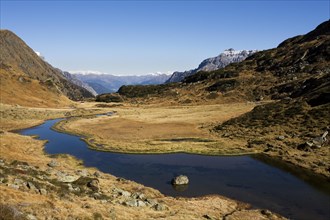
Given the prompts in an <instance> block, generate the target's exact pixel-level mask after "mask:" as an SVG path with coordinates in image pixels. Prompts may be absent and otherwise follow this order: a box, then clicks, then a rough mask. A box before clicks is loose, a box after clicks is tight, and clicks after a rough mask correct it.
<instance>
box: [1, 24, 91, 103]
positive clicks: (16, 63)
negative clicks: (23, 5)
mask: <svg viewBox="0 0 330 220" xmlns="http://www.w3.org/2000/svg"><path fill="white" fill-rule="evenodd" d="M0 45H1V50H0V55H1V56H0V58H1V60H0V70H1V79H2V80H1V81H2V82H1V85H2V88H1V89H2V90H3V91H2V92H3V97H2V98H3V100H6V99H9V98H8V97H7V94H8V95H9V94H11V95H10V96H16V97H19V96H21V95H24V94H18V92H19V91H18V90H20V87H21V84H24V85H25V87H26V88H28V89H30V90H31V91H33V90H36V91H37V90H43V91H44V93H48V94H49V96H50V97H52V96H61V95H65V96H67V97H68V98H70V99H72V100H80V99H82V98H84V97H93V95H92V94H91V93H90V92H89V91H87V90H86V89H84V88H81V87H80V86H77V85H75V84H73V83H71V82H70V81H68V80H67V79H66V78H65V77H64V76H63V75H62V73H61V71H59V70H57V69H55V68H53V67H52V66H51V65H50V64H48V63H47V62H45V61H44V60H43V59H42V58H40V57H39V56H38V55H37V54H36V53H35V52H34V51H33V50H32V49H31V48H30V47H29V46H28V45H27V44H26V43H25V42H24V41H23V40H21V39H20V38H19V37H17V36H16V35H15V34H14V33H12V32H11V31H8V30H1V31H0ZM9 84H11V86H7V85H9ZM16 84H17V85H16ZM15 85H16V86H17V89H15ZM32 85H33V86H32ZM13 86H14V87H13ZM16 93H17V94H16ZM31 95H32V97H31V98H30V99H31V100H33V97H35V98H36V99H41V100H42V99H44V97H39V96H40V95H39V93H37V92H36V93H32V94H31ZM45 96H47V95H46V94H45ZM44 101H48V100H44ZM20 103H21V102H20ZM20 103H16V104H20ZM11 104H15V103H11Z"/></svg>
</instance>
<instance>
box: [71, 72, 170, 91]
mask: <svg viewBox="0 0 330 220" xmlns="http://www.w3.org/2000/svg"><path fill="white" fill-rule="evenodd" d="M70 74H72V75H74V76H75V77H76V78H77V79H79V80H81V81H82V82H84V83H85V84H88V85H89V86H90V87H92V88H93V89H94V90H95V91H96V92H97V93H98V94H102V93H111V92H117V91H118V89H119V88H120V87H121V86H123V85H157V84H162V83H165V81H166V80H167V79H168V78H169V77H170V75H167V74H147V75H136V76H134V75H131V76H116V75H111V74H106V73H100V72H95V71H70Z"/></svg>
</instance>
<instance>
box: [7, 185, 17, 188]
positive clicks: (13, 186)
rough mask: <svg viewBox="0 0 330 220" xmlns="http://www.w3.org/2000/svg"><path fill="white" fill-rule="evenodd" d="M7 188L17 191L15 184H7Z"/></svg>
mask: <svg viewBox="0 0 330 220" xmlns="http://www.w3.org/2000/svg"><path fill="white" fill-rule="evenodd" d="M7 186H8V187H10V188H13V189H19V185H15V184H7Z"/></svg>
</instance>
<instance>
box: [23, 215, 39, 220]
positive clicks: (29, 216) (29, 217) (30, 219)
mask: <svg viewBox="0 0 330 220" xmlns="http://www.w3.org/2000/svg"><path fill="white" fill-rule="evenodd" d="M26 218H27V219H28V220H38V219H37V217H35V216H34V215H32V214H28V215H27V216H26Z"/></svg>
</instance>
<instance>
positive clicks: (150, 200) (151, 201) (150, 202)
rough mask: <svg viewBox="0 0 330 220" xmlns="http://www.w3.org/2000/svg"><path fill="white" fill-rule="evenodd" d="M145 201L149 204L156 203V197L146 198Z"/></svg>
mask: <svg viewBox="0 0 330 220" xmlns="http://www.w3.org/2000/svg"><path fill="white" fill-rule="evenodd" d="M146 201H147V203H149V204H150V206H154V205H156V204H157V200H156V199H146Z"/></svg>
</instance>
